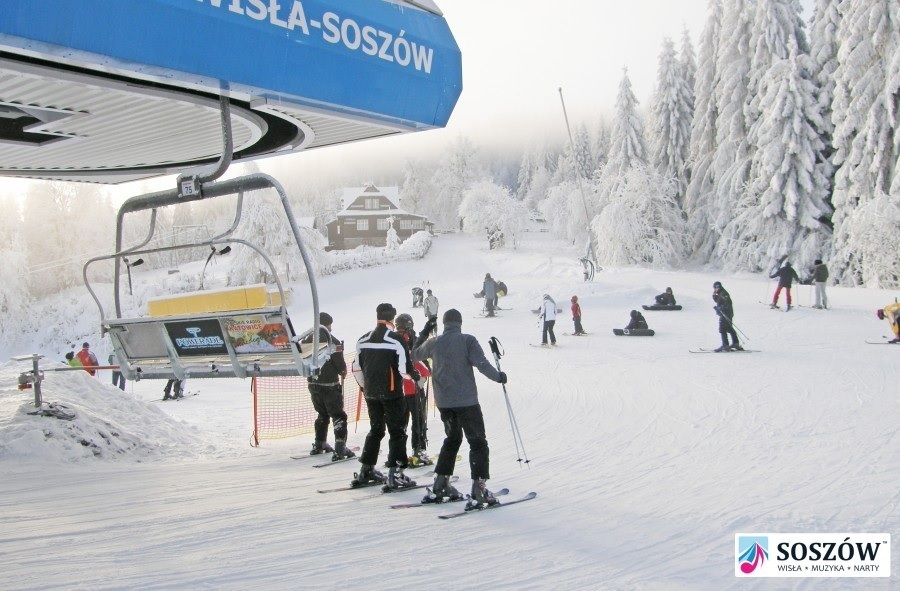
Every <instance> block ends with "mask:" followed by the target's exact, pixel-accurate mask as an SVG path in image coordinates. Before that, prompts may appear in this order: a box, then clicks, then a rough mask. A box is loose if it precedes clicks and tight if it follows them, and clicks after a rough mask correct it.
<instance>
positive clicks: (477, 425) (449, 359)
mask: <svg viewBox="0 0 900 591" xmlns="http://www.w3.org/2000/svg"><path fill="white" fill-rule="evenodd" d="M443 324H444V332H443V334H441V335H440V336H438V337H436V338H433V339H430V338H429V335H430V334H431V333H432V332H433V331H434V330H435V329H436V328H437V319H430V320H429V321H428V322H427V323H426V324H425V326H424V327H423V329H422V332H421V333H420V334H419V338H418V340H417V341H416V344H415V346H414V347H413V358H414V359H416V360H417V361H423V362H424V361H425V360H426V359H431V360H432V368H431V379H432V380H433V382H434V400H435V404H437V407H438V410H439V411H440V413H441V421H443V423H444V433H446V435H447V437H446V438H445V439H444V443H443V445H442V446H441V452H440V455H439V456H438V461H437V465H436V466H435V470H434V486H433V487H432V488H431V490H430V491H429V492H428V494H427V495H426V496H425V498H424V499H422V501H423V502H425V503H440V502H443V501H444V500H458V499H460V498H461V495H460V493H459V491H458V490H456V489H455V488H454V487H453V486H451V485H450V477H451V476H452V475H453V469H454V467H455V464H456V453H457V452H458V451H459V446H460V445H461V444H462V438H463V434H465V436H466V441H468V443H469V466H470V468H471V476H472V498H471V500H470V501H469V505H470V507H471V508H479V507H484V506H489V505H495V504H497V503H498V502H499V501H498V500H497V499H496V497H495V496H494V495H493V494H492V493H491V491H490V490H488V488H487V486H486V484H485V483H486V481H487V479H488V478H490V469H489V463H490V462H489V449H488V442H487V436H486V434H485V428H484V416H483V415H482V413H481V406H480V405H479V404H478V388H477V386H476V385H475V372H473V371H472V368H473V367H475V368H478V371H480V372H481V373H482V374H484V375H485V376H487V377H488V378H490V379H492V380H494V381H495V382H499V383H501V384H505V383H506V374H505V373H503V372H501V371H498V370H497V369H496V368H494V366H493V365H491V363H490V362H489V361H488V360H487V358H486V357H485V356H484V350H483V349H482V348H481V345H479V344H478V340H477V339H476V338H475V337H474V336H472V335H469V334H464V333H463V332H462V315H461V314H460V313H459V311H458V310H455V309H450V310H447V311H446V312H444V317H443Z"/></svg>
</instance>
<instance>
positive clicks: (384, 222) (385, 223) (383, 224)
mask: <svg viewBox="0 0 900 591" xmlns="http://www.w3.org/2000/svg"><path fill="white" fill-rule="evenodd" d="M376 227H377V228H378V229H379V230H384V231H387V230H388V229H390V227H391V222H390V220H388V219H387V218H381V219H380V220H378V225H377V226H376Z"/></svg>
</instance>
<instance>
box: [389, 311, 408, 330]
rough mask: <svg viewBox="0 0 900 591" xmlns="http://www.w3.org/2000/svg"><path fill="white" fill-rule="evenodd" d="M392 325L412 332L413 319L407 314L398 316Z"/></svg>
mask: <svg viewBox="0 0 900 591" xmlns="http://www.w3.org/2000/svg"><path fill="white" fill-rule="evenodd" d="M394 325H395V326H396V327H397V328H399V329H401V330H412V328H413V319H412V316H410V315H409V314H400V315H399V316H397V318H396V320H394Z"/></svg>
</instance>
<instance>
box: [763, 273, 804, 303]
mask: <svg viewBox="0 0 900 591" xmlns="http://www.w3.org/2000/svg"><path fill="white" fill-rule="evenodd" d="M776 277H778V287H776V288H775V296H774V297H773V298H772V307H773V308H777V307H778V296H780V295H781V290H782V289H784V290H786V291H785V294H786V295H785V299H786V300H787V308H785V309H786V310H790V309H791V284H792V283H793V282H794V281H795V280H797V281H799V280H800V279H799V277H797V272H796V271H794V268H793V267H792V266H791V262H790V261H785V263H784V266H783V267H782V268H780V269H778V270H777V271H775V272H774V273H772V274H771V275H769V279H775V278H776Z"/></svg>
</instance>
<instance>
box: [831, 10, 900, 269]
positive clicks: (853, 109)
mask: <svg viewBox="0 0 900 591" xmlns="http://www.w3.org/2000/svg"><path fill="white" fill-rule="evenodd" d="M838 9H839V11H840V13H841V17H840V28H839V30H838V35H837V44H838V48H839V49H838V56H837V63H838V65H837V68H836V69H835V73H834V78H835V89H834V101H833V103H832V120H833V122H834V124H835V128H834V138H833V144H834V149H835V153H834V156H833V162H834V166H835V179H834V193H833V196H832V203H833V205H834V210H835V211H834V216H833V220H832V221H833V223H834V241H833V254H832V259H831V267H832V273H833V275H834V276H835V277H836V278H837V279H838V280H839V281H841V282H842V283H844V284H851V285H855V284H859V283H862V282H865V277H866V275H869V276H871V275H872V272H871V270H869V271H865V270H866V269H871V265H870V264H869V263H867V262H866V261H865V260H863V257H864V256H865V253H864V252H860V251H855V250H854V249H853V248H852V247H851V245H852V244H858V243H859V242H860V241H863V240H872V241H874V242H876V243H877V242H881V243H882V244H884V245H885V247H890V246H889V245H891V244H894V245H896V237H897V233H896V232H894V233H893V234H889V235H884V236H880V237H876V236H869V237H865V238H863V237H857V236H854V234H853V231H854V229H856V230H863V231H865V232H867V233H868V232H873V231H875V230H874V229H870V228H867V227H866V226H865V225H864V224H861V223H856V222H855V220H854V216H855V215H856V213H857V212H858V211H859V210H860V209H862V208H863V206H865V205H866V204H867V203H868V202H869V201H871V200H872V199H875V198H876V196H879V195H886V196H888V197H887V198H888V199H891V198H900V196H898V194H897V193H896V192H895V193H894V194H893V195H891V188H892V186H894V183H893V176H894V175H895V174H896V167H897V166H898V157H900V155H898V152H900V145H898V142H897V139H896V138H897V137H900V121H898V118H897V116H896V114H897V111H898V107H897V101H898V98H897V96H898V95H897V92H896V88H897V86H896V83H894V82H891V81H896V80H897V76H898V75H897V73H896V65H897V64H898V63H900V58H897V57H896V52H897V51H898V50H897V46H898V45H900V41H898V35H900V33H898V31H900V8H898V7H897V3H896V1H895V0H852V1H851V0H842V1H841V3H840V5H839V7H838ZM892 67H894V68H895V70H894V71H893V72H892V71H891V70H890V69H891V68H892ZM891 87H893V88H891ZM878 228H879V229H881V228H883V226H880V225H879V226H878ZM891 248H894V249H895V250H896V246H893V247H891ZM879 275H880V274H879Z"/></svg>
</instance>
